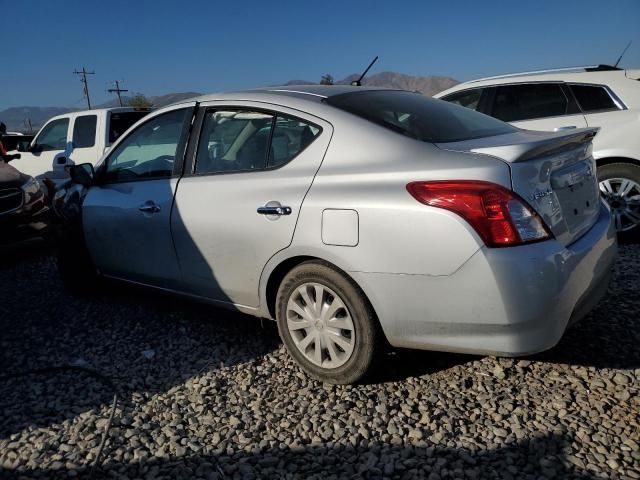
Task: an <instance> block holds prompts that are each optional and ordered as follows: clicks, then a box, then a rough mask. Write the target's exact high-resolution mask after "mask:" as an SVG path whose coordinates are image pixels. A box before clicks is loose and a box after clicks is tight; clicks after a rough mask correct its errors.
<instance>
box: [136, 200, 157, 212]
mask: <svg viewBox="0 0 640 480" xmlns="http://www.w3.org/2000/svg"><path fill="white" fill-rule="evenodd" d="M138 210H140V211H141V212H145V213H158V212H159V211H160V207H159V206H158V205H156V204H155V203H153V202H147V203H145V204H143V205H140V206H139V207H138Z"/></svg>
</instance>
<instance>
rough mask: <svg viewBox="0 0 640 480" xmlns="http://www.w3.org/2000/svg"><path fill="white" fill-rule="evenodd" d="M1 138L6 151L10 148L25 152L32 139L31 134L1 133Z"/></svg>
mask: <svg viewBox="0 0 640 480" xmlns="http://www.w3.org/2000/svg"><path fill="white" fill-rule="evenodd" d="M1 140H2V144H3V145H4V148H5V149H6V150H7V151H8V152H11V151H12V150H17V151H19V152H26V151H27V149H28V148H29V144H30V143H31V140H33V135H2V138H1Z"/></svg>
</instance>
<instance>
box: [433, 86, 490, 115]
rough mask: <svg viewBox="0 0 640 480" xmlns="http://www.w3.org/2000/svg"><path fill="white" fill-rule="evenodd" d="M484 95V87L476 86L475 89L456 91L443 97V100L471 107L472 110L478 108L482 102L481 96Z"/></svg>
mask: <svg viewBox="0 0 640 480" xmlns="http://www.w3.org/2000/svg"><path fill="white" fill-rule="evenodd" d="M481 96H482V89H481V88H475V89H473V90H465V91H464V92H456V93H452V94H451V95H447V96H446V97H442V100H446V101H447V102H451V103H454V104H456V105H460V106H462V107H467V108H470V109H471V110H478V106H479V104H480V97H481Z"/></svg>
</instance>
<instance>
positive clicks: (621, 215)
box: [598, 163, 640, 233]
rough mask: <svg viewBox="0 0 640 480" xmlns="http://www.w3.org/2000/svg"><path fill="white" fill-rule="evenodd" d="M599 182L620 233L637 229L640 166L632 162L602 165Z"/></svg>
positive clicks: (639, 223)
mask: <svg viewBox="0 0 640 480" xmlns="http://www.w3.org/2000/svg"><path fill="white" fill-rule="evenodd" d="M598 182H599V184H600V193H601V194H602V197H603V198H604V199H605V201H606V202H607V203H608V204H609V206H610V207H611V214H612V215H613V218H614V221H615V225H616V230H617V231H618V233H621V232H628V231H630V230H633V229H636V228H637V227H638V225H640V167H639V166H637V165H634V164H632V163H610V164H608V165H602V166H601V167H598Z"/></svg>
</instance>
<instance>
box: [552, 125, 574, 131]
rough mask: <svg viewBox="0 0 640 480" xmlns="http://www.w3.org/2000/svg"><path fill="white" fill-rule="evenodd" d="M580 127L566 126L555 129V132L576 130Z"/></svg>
mask: <svg viewBox="0 0 640 480" xmlns="http://www.w3.org/2000/svg"><path fill="white" fill-rule="evenodd" d="M576 128H578V127H576V126H575V125H566V126H564V127H556V128H554V129H553V131H554V132H561V131H562V130H574V129H576Z"/></svg>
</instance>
